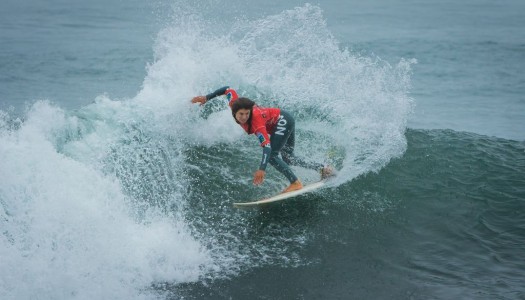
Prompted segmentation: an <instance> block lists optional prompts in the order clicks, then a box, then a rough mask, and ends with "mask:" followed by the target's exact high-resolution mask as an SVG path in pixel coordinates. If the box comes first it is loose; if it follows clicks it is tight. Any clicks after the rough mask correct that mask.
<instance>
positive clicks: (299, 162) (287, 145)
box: [272, 111, 323, 170]
mask: <svg viewBox="0 0 525 300" xmlns="http://www.w3.org/2000/svg"><path fill="white" fill-rule="evenodd" d="M281 115H282V116H283V118H284V119H285V120H286V126H287V133H288V135H287V136H286V139H285V140H284V145H282V146H281V147H282V148H280V149H281V150H280V151H281V155H282V156H283V160H284V161H285V162H286V163H287V164H289V165H292V166H299V167H303V168H307V169H313V170H320V169H321V168H323V165H322V164H319V163H314V162H307V161H304V160H303V159H301V158H299V157H297V156H295V154H294V148H295V120H294V118H293V117H292V116H291V115H290V114H289V113H288V112H286V111H281ZM272 150H273V148H272Z"/></svg>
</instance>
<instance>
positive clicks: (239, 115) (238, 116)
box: [235, 108, 250, 124]
mask: <svg viewBox="0 0 525 300" xmlns="http://www.w3.org/2000/svg"><path fill="white" fill-rule="evenodd" d="M249 118H250V110H249V109H246V108H241V109H239V110H238V111H237V112H236V113H235V120H237V122H239V123H240V124H246V122H248V119H249Z"/></svg>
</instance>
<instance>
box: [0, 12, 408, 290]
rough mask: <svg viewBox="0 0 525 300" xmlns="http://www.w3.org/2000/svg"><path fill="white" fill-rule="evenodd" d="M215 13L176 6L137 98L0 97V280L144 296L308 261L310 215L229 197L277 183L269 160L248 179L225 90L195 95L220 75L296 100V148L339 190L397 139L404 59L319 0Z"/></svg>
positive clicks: (307, 176)
mask: <svg viewBox="0 0 525 300" xmlns="http://www.w3.org/2000/svg"><path fill="white" fill-rule="evenodd" d="M188 11H190V10H188ZM216 25H217V24H215V23H213V22H211V21H204V20H203V19H202V18H200V17H199V16H198V15H195V14H192V13H190V12H185V13H181V14H178V15H177V19H176V20H174V21H173V23H172V24H171V25H169V26H167V27H166V28H165V29H164V30H162V31H161V32H160V33H159V35H158V37H157V39H156V41H155V45H154V52H155V60H154V62H153V63H152V64H150V65H149V66H148V72H147V76H146V78H145V79H144V82H143V86H142V89H141V91H140V92H139V93H138V94H137V95H136V96H135V97H134V98H132V99H126V100H117V99H110V98H108V97H107V96H99V97H97V98H96V99H95V101H94V102H93V103H92V104H90V105H87V106H85V107H82V108H80V109H77V110H70V111H66V110H63V109H61V108H59V107H57V106H56V105H54V104H52V103H50V102H47V101H39V102H37V103H35V104H34V105H32V106H31V108H30V109H29V110H28V111H27V113H26V115H25V116H24V118H23V120H20V119H16V117H14V116H10V115H9V114H7V113H2V116H1V119H0V128H1V130H0V155H1V157H2V158H3V159H2V161H1V162H0V170H1V173H0V204H1V206H0V224H1V228H2V235H1V236H0V243H1V244H0V254H1V257H2V260H1V261H0V269H2V270H3V271H2V272H3V274H8V275H3V280H2V281H1V282H0V291H1V293H2V294H3V295H6V296H7V298H35V297H37V298H47V299H67V298H71V297H73V298H89V299H92V298H97V297H100V296H101V295H103V296H104V298H126V299H131V298H151V297H157V296H159V295H163V294H164V293H166V292H167V291H168V292H169V293H171V292H173V289H172V288H170V287H172V286H178V285H180V284H187V283H192V282H207V281H213V280H218V279H223V278H232V277H235V276H239V275H240V274H244V273H245V272H247V271H248V270H252V269H254V268H257V267H260V266H268V265H271V266H274V265H277V266H285V267H286V266H293V267H295V266H302V265H308V264H310V263H312V261H311V259H310V257H308V256H305V255H304V253H303V251H304V248H305V247H306V245H309V243H310V241H311V238H312V236H311V232H310V230H309V229H308V228H307V227H304V226H298V225H297V224H296V223H295V222H294V220H292V219H289V220H281V219H279V220H277V219H273V218H274V217H275V215H274V216H272V215H265V214H262V215H258V214H257V213H254V214H252V213H246V212H240V211H237V210H234V209H233V208H232V207H231V203H232V202H234V201H243V200H249V199H255V198H258V197H261V196H263V195H266V194H268V193H273V192H276V191H279V190H280V189H282V187H283V186H284V184H285V183H284V178H282V176H281V175H280V174H277V173H276V172H275V171H273V170H270V171H269V172H268V175H267V180H266V184H265V187H264V188H263V189H260V188H255V187H253V186H252V185H251V183H250V182H251V176H252V173H253V171H254V170H255V168H256V167H257V163H258V160H259V156H260V149H259V148H258V146H257V143H256V140H255V139H254V138H253V137H249V136H246V135H244V134H243V132H242V130H241V129H240V128H239V126H238V125H237V124H235V122H234V121H233V120H232V117H231V114H230V112H229V111H228V109H227V105H226V103H225V102H222V101H221V100H219V99H217V100H215V101H214V102H212V103H209V104H208V105H206V106H205V107H204V108H199V107H196V106H194V105H191V104H190V103H189V99H191V97H192V96H195V95H198V94H205V93H207V92H209V91H212V90H214V89H215V88H218V87H220V86H223V85H226V84H227V85H230V86H232V87H236V88H237V89H238V91H239V92H240V93H241V94H242V95H244V96H247V97H250V98H252V99H254V100H256V101H257V103H258V104H259V105H261V106H280V107H283V108H285V109H287V110H288V111H290V112H291V113H292V114H294V115H295V116H296V119H297V135H298V141H297V145H296V151H297V154H298V155H300V156H304V157H308V158H309V159H311V160H313V161H318V162H323V163H331V164H333V165H335V166H336V167H337V169H338V170H339V176H338V177H337V178H336V179H335V180H334V181H333V182H332V183H333V185H332V188H333V189H335V190H336V191H337V190H339V189H340V188H341V187H342V186H345V185H347V184H348V183H349V182H351V181H352V180H353V179H355V178H356V177H358V176H362V175H365V174H368V173H370V172H378V171H380V170H381V169H382V168H383V167H385V166H386V165H387V164H388V163H389V162H390V161H391V160H392V159H393V158H397V157H400V156H401V155H403V153H404V151H405V150H406V146H407V143H406V138H405V130H406V123H407V118H408V116H409V114H410V111H411V110H412V100H411V99H410V97H409V96H408V91H409V88H410V66H411V64H413V63H414V62H413V61H405V60H403V61H400V62H399V63H398V64H397V65H390V64H388V63H386V62H384V61H381V60H380V59H379V58H376V57H363V56H360V55H358V54H355V53H352V52H350V51H348V50H346V49H341V47H340V46H339V43H338V41H337V40H336V39H335V38H334V37H333V35H332V34H331V33H330V31H329V30H328V29H327V26H326V23H325V20H324V19H323V16H322V11H321V10H320V9H319V8H318V7H317V6H312V5H304V6H302V7H297V8H295V9H291V10H286V11H283V12H281V13H279V14H276V15H272V16H268V17H263V18H261V19H257V20H247V19H236V20H228V21H227V22H225V23H222V24H219V25H220V26H221V27H224V28H227V29H226V30H224V31H223V33H222V34H217V32H216V31H217V30H214V28H216ZM297 174H298V175H299V176H300V177H301V178H304V180H305V181H314V180H316V179H317V176H318V174H317V173H316V172H314V171H311V170H303V169H297ZM330 197H331V198H334V200H333V201H334V202H335V203H341V202H344V199H347V198H348V197H347V196H335V195H333V194H332V195H331V196H330ZM341 197H342V198H341ZM175 290H176V289H175Z"/></svg>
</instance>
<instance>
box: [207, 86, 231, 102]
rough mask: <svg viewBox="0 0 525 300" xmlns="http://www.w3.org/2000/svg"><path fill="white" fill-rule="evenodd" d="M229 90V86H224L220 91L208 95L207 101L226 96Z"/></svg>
mask: <svg viewBox="0 0 525 300" xmlns="http://www.w3.org/2000/svg"><path fill="white" fill-rule="evenodd" d="M228 88H229V86H223V87H221V88H220V89H218V90H216V91H215V92H213V93H210V94H208V95H206V101H208V100H211V99H213V98H215V97H217V96H222V95H224V93H226V90H227V89H228Z"/></svg>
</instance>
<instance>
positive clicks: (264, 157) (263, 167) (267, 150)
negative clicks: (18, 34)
mask: <svg viewBox="0 0 525 300" xmlns="http://www.w3.org/2000/svg"><path fill="white" fill-rule="evenodd" d="M270 154H272V147H271V146H270V144H268V145H266V146H264V147H263V155H262V159H261V164H260V165H259V170H263V171H265V170H266V166H267V165H268V162H269V161H270Z"/></svg>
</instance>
